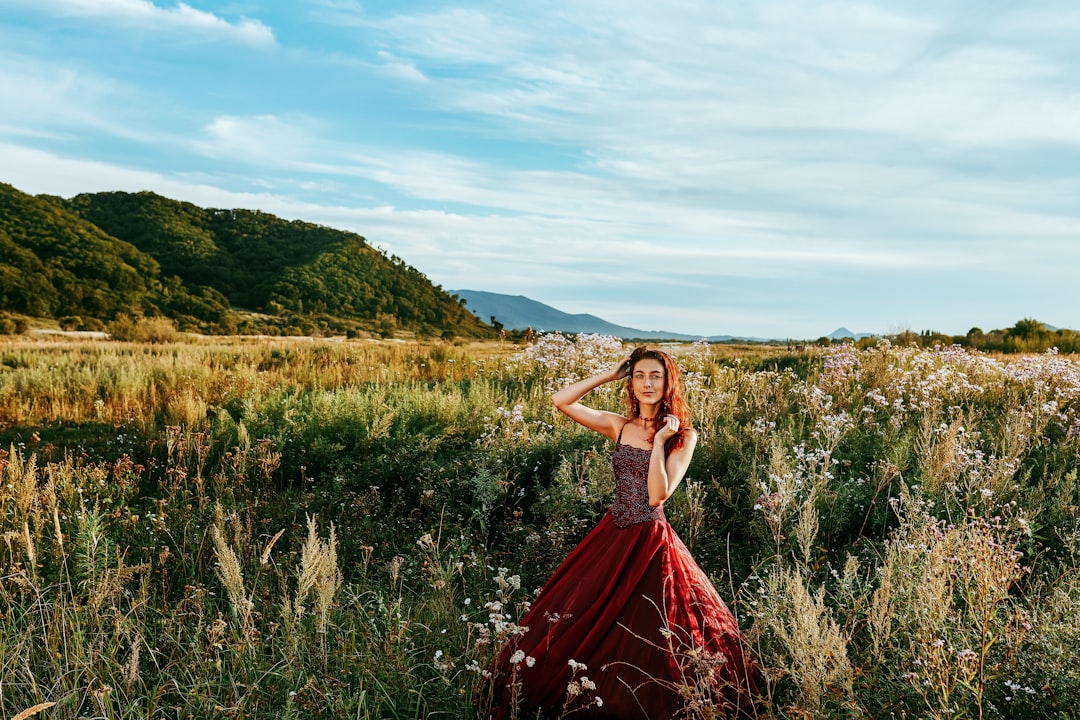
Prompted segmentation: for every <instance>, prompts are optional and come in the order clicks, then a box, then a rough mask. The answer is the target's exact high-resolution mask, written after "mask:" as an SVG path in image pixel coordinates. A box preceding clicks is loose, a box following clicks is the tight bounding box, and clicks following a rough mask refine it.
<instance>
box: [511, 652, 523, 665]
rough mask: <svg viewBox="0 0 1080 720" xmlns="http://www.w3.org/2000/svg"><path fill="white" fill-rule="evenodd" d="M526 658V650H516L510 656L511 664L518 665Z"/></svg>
mask: <svg viewBox="0 0 1080 720" xmlns="http://www.w3.org/2000/svg"><path fill="white" fill-rule="evenodd" d="M524 659H525V651H524V650H517V651H515V652H514V654H513V655H511V656H510V664H511V665H517V664H518V663H520V662H521V661H522V660H524Z"/></svg>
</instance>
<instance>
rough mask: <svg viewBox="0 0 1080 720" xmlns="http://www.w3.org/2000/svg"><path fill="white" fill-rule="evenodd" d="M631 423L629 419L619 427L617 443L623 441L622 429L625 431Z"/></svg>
mask: <svg viewBox="0 0 1080 720" xmlns="http://www.w3.org/2000/svg"><path fill="white" fill-rule="evenodd" d="M629 424H630V421H629V420H627V421H626V422H624V423H623V424H622V427H621V428H619V437H617V438H615V444H616V445H618V444H619V443H621V442H622V431H623V430H625V429H626V426H627V425H629Z"/></svg>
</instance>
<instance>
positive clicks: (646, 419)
mask: <svg viewBox="0 0 1080 720" xmlns="http://www.w3.org/2000/svg"><path fill="white" fill-rule="evenodd" d="M638 418H640V420H641V422H643V423H644V424H646V425H651V424H652V423H654V422H656V417H655V416H653V417H645V416H644V415H638Z"/></svg>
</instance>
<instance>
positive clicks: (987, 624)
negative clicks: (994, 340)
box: [0, 337, 1080, 719]
mask: <svg viewBox="0 0 1080 720" xmlns="http://www.w3.org/2000/svg"><path fill="white" fill-rule="evenodd" d="M615 345H617V344H612V343H610V342H601V341H597V340H593V339H590V338H588V337H584V338H579V339H578V341H577V343H571V342H558V341H556V340H555V339H553V338H550V337H542V338H540V339H539V341H538V342H537V344H536V345H535V346H533V347H532V348H531V349H529V350H528V352H525V353H522V352H521V351H522V348H521V347H515V346H510V345H499V344H494V343H492V344H487V345H485V344H470V345H453V344H447V343H428V344H423V343H373V342H363V341H357V342H344V343H335V342H304V341H298V340H294V341H287V340H281V341H250V340H247V341H200V342H193V341H186V342H179V343H172V344H153V345H150V344H135V343H105V342H59V341H52V342H35V341H32V340H28V339H15V340H10V341H8V340H5V341H3V342H2V343H0V441H2V443H3V445H2V447H5V448H7V449H6V450H5V451H0V613H2V622H0V678H3V679H2V680H0V682H2V683H3V686H2V688H0V717H14V716H16V715H17V714H19V713H20V712H23V711H25V710H28V709H30V708H32V707H34V706H36V705H39V704H41V703H55V705H54V706H52V707H51V708H49V709H48V710H47V712H46V711H42V712H43V713H45V715H47V716H48V717H56V718H78V717H105V718H144V717H145V718H157V717H203V716H225V717H236V718H240V717H260V718H261V717H282V718H286V717H290V718H291V717H297V718H301V717H303V718H309V717H335V718H337V717H356V718H372V719H374V718H387V717H401V718H420V717H470V716H474V708H473V702H472V700H473V698H472V695H473V687H474V685H475V683H476V681H477V679H478V677H479V672H480V671H482V670H483V668H485V667H486V665H487V663H488V661H489V660H490V658H491V655H492V653H493V652H494V648H495V646H496V644H497V640H498V637H499V634H500V632H501V633H505V632H506V626H505V623H506V622H512V621H513V620H514V619H515V618H516V617H518V614H519V611H520V607H521V603H522V602H524V601H526V600H528V598H529V597H531V595H532V592H533V590H534V589H535V588H536V587H538V586H540V585H541V584H542V583H543V582H544V581H545V580H546V578H547V577H548V575H549V574H550V573H551V572H552V571H553V570H554V568H555V567H556V566H557V564H558V562H559V561H560V560H561V559H562V558H563V557H565V555H566V554H567V553H568V552H569V551H570V549H572V548H573V546H574V545H575V544H576V542H578V541H579V540H580V539H581V537H583V536H584V534H585V533H586V532H587V531H588V529H589V528H590V527H591V526H592V524H593V523H595V521H596V520H598V519H599V517H600V516H601V514H602V513H603V512H604V511H605V510H606V507H607V503H608V502H609V497H610V492H611V488H612V478H611V472H610V465H609V464H608V461H607V452H608V448H607V447H605V443H604V442H603V441H602V439H601V438H599V437H598V436H596V435H594V434H591V433H588V432H587V431H584V430H582V429H580V428H577V427H576V426H574V425H573V424H572V423H570V422H569V421H567V420H565V419H562V418H559V417H556V416H555V415H554V414H553V411H552V409H551V405H550V403H549V402H548V400H547V394H548V392H549V391H550V390H551V389H552V388H553V387H554V386H556V385H557V384H558V383H559V382H561V381H563V380H565V379H566V378H568V377H569V378H574V377H581V376H582V375H584V374H586V373H587V372H589V371H590V370H591V369H592V368H594V367H602V366H604V363H607V362H610V361H611V360H613V359H614V354H613V353H615V352H617V348H616V347H615ZM674 351H675V352H676V353H677V354H678V355H679V357H680V361H681V362H682V364H683V367H684V369H685V370H686V372H687V376H686V383H687V393H688V397H689V399H690V402H691V406H692V408H693V412H694V417H693V420H694V424H695V426H696V427H697V428H698V429H699V430H700V432H701V437H702V439H701V442H700V444H699V448H698V451H697V454H696V457H695V460H694V462H693V464H692V466H691V468H690V472H689V474H688V478H687V481H686V483H685V484H684V487H683V489H682V490H680V491H679V492H678V493H677V494H676V496H675V497H674V498H672V500H671V502H670V503H669V507H668V516H669V518H670V519H671V521H672V523H673V525H674V526H675V527H676V529H677V530H678V532H679V533H680V535H682V536H683V538H684V539H686V540H687V542H688V544H690V545H691V546H692V550H693V552H694V555H695V557H696V558H697V559H698V561H699V563H700V564H701V565H702V566H703V567H704V568H705V570H706V571H707V572H708V573H709V574H710V575H711V576H712V578H713V580H714V584H715V585H716V586H717V587H718V588H719V589H720V591H721V595H723V596H724V597H725V600H727V601H728V602H729V604H730V605H731V606H732V608H733V610H735V611H736V613H737V615H738V617H739V618H740V621H741V623H742V625H743V629H744V631H745V633H746V634H747V637H748V638H749V639H750V640H751V641H752V642H753V643H754V645H755V647H756V649H757V651H758V653H759V655H760V657H761V660H762V663H763V664H764V666H765V667H766V668H767V672H768V676H769V679H770V684H769V691H770V695H771V704H770V707H771V711H770V712H771V714H772V715H773V716H774V717H777V718H803V717H845V718H846V717H889V716H893V717H933V718H961V717H971V718H977V717H1061V718H1065V717H1069V716H1070V713H1072V712H1073V708H1075V707H1076V706H1077V705H1078V704H1080V675H1078V673H1080V664H1078V663H1076V662H1075V659H1076V654H1075V653H1076V648H1077V647H1078V646H1080V636H1078V635H1077V632H1078V631H1077V625H1076V623H1075V617H1076V616H1077V614H1078V612H1080V572H1078V569H1077V568H1078V558H1080V525H1078V518H1080V483H1078V480H1077V472H1076V460H1075V459H1076V457H1078V456H1080V442H1078V439H1077V428H1078V427H1080V425H1078V424H1077V418H1080V379H1078V378H1080V369H1078V366H1077V365H1076V364H1075V363H1074V361H1072V360H1071V359H1069V358H1065V357H1060V356H1056V355H1042V356H1017V357H1010V358H1008V359H1002V358H996V357H991V356H987V355H972V354H965V353H961V352H957V351H955V350H919V349H914V348H898V347H891V346H882V347H877V348H869V349H864V350H856V349H852V348H839V349H837V348H832V349H825V350H823V349H817V348H815V349H812V350H811V351H808V352H805V353H793V352H790V351H788V350H786V349H783V348H763V347H755V348H745V349H741V350H733V349H732V348H730V347H726V346H715V347H708V346H701V345H694V346H690V345H686V346H681V347H677V348H675V349H674ZM591 401H593V402H595V403H599V404H601V405H603V406H605V407H611V408H615V407H618V395H617V393H615V392H603V391H601V392H598V393H596V395H595V396H594V397H593V398H591ZM518 406H519V407H518ZM515 407H518V410H517V412H515V411H514V409H515ZM515 576H516V578H517V580H516V581H514V582H511V581H510V579H511V578H514V577H515ZM495 601H498V602H500V603H502V608H503V610H502V611H501V612H495V611H493V610H492V607H494V606H488V605H487V604H488V603H491V602H495ZM496 615H498V616H499V617H495V616H496ZM486 640H487V641H486ZM823 658H828V660H827V661H823V660H822V659H823ZM45 715H43V716H45Z"/></svg>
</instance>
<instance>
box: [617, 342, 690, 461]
mask: <svg viewBox="0 0 1080 720" xmlns="http://www.w3.org/2000/svg"><path fill="white" fill-rule="evenodd" d="M646 359H652V360H657V361H659V362H660V364H661V365H663V366H664V396H663V397H662V398H661V399H660V408H659V409H658V410H657V413H656V415H657V418H658V422H659V418H662V417H663V416H665V415H674V416H675V417H677V418H678V419H679V431H678V432H677V433H675V434H674V435H672V436H671V437H669V438H668V439H667V442H665V443H664V452H665V454H670V453H673V452H675V451H676V450H678V449H679V448H681V447H682V446H683V443H684V442H685V441H686V433H687V431H689V430H690V429H691V426H690V407H689V406H688V405H687V404H686V400H685V399H684V398H683V389H682V379H681V378H680V376H679V366H678V365H676V364H675V361H674V360H672V359H671V356H670V355H668V354H667V353H666V352H663V351H662V350H656V349H654V348H650V347H646V346H645V345H640V346H638V347H636V348H634V351H633V352H632V353H630V374H629V375H627V377H626V400H627V403H628V404H629V406H630V419H631V420H634V419H636V418H639V417H641V407H640V405H639V404H638V401H637V398H636V397H634V366H635V365H637V364H638V363H639V362H641V361H642V360H646Z"/></svg>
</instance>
